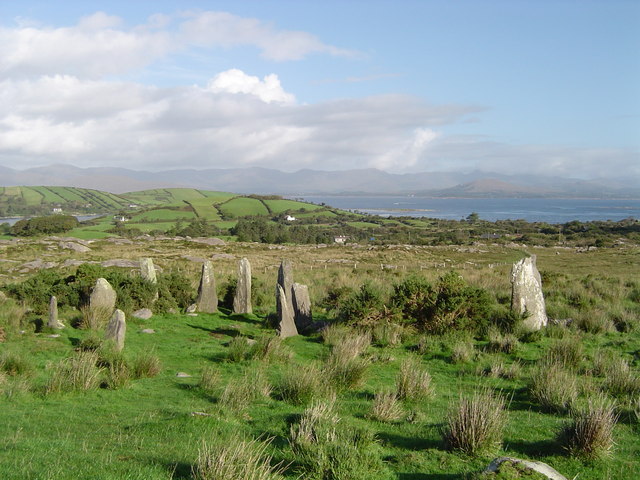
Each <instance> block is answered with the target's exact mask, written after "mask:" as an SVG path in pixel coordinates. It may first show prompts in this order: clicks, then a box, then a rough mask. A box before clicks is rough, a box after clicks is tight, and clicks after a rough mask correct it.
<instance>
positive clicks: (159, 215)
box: [131, 208, 196, 223]
mask: <svg viewBox="0 0 640 480" xmlns="http://www.w3.org/2000/svg"><path fill="white" fill-rule="evenodd" d="M193 218H196V215H195V214H194V213H193V212H192V211H188V210H182V209H181V210H174V209H168V208H157V209H153V210H149V211H147V212H143V213H140V214H138V215H133V216H132V217H131V222H134V223H145V222H166V221H177V220H178V219H183V220H184V219H186V221H189V220H191V219H193Z"/></svg>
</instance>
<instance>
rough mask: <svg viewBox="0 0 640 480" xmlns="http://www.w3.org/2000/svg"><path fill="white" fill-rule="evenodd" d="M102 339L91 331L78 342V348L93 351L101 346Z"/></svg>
mask: <svg viewBox="0 0 640 480" xmlns="http://www.w3.org/2000/svg"><path fill="white" fill-rule="evenodd" d="M102 343H103V339H102V338H100V336H98V334H97V333H95V332H91V333H90V334H89V335H87V336H86V337H84V338H83V339H82V340H81V341H80V343H79V344H78V350H80V351H83V352H94V351H96V350H98V349H100V347H102Z"/></svg>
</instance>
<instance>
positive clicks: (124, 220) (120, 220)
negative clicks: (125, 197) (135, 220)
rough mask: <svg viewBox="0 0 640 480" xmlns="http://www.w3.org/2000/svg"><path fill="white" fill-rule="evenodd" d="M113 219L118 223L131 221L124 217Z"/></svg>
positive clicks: (114, 217)
mask: <svg viewBox="0 0 640 480" xmlns="http://www.w3.org/2000/svg"><path fill="white" fill-rule="evenodd" d="M113 219H114V220H115V221H116V222H127V221H129V219H128V218H127V217H125V216H124V215H114V216H113Z"/></svg>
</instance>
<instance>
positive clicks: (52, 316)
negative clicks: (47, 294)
mask: <svg viewBox="0 0 640 480" xmlns="http://www.w3.org/2000/svg"><path fill="white" fill-rule="evenodd" d="M47 327H49V328H64V325H63V324H62V323H61V322H60V320H58V299H57V298H56V297H55V296H52V297H51V300H49V322H47Z"/></svg>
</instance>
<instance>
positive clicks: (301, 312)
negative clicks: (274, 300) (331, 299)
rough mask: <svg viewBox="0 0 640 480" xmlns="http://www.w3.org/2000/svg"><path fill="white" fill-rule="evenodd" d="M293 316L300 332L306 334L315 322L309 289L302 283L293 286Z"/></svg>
mask: <svg viewBox="0 0 640 480" xmlns="http://www.w3.org/2000/svg"><path fill="white" fill-rule="evenodd" d="M293 315H294V318H295V322H296V328H297V329H298V331H299V332H304V330H306V329H307V328H308V327H309V325H311V323H312V322H313V319H312V317H311V299H310V298H309V288H308V287H307V286H306V285H302V284H301V283H294V284H293Z"/></svg>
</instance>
